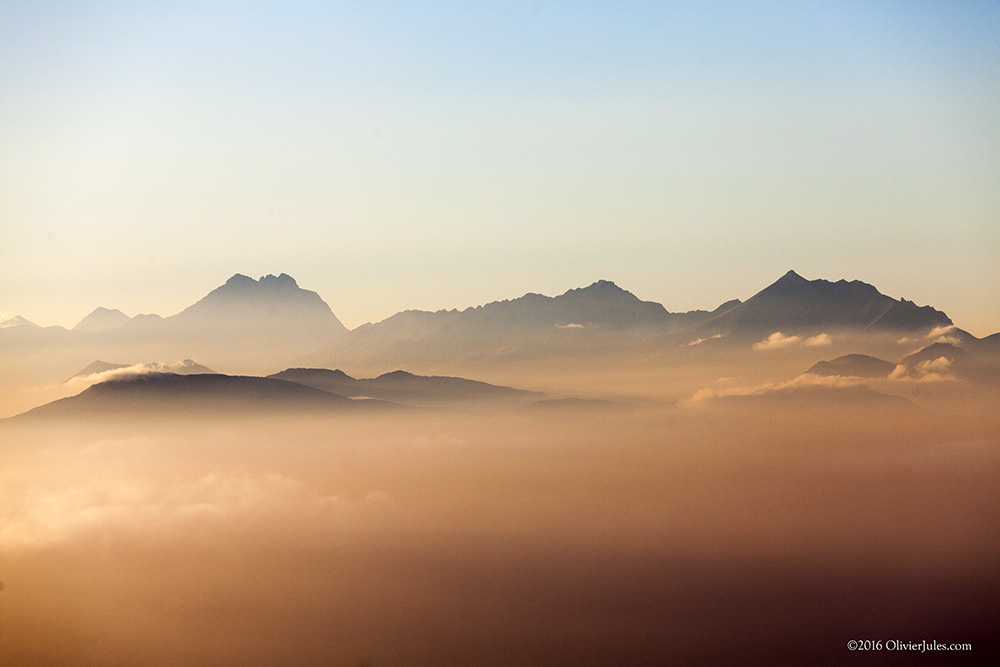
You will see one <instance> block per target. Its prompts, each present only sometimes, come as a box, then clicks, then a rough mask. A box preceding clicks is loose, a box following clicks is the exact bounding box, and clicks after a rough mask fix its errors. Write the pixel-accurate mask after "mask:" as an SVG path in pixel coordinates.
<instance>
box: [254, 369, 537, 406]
mask: <svg viewBox="0 0 1000 667" xmlns="http://www.w3.org/2000/svg"><path fill="white" fill-rule="evenodd" d="M268 377H272V378H278V379H282V380H289V381H291V382H296V383H298V384H302V385H305V386H309V387H315V388H317V389H322V390H324V391H330V392H333V393H336V394H341V395H343V396H348V397H351V398H355V397H361V396H364V397H370V398H377V399H381V400H385V401H392V402H396V403H406V404H409V405H419V406H435V407H445V406H450V407H463V406H465V407H468V406H472V405H475V404H485V403H498V404H503V405H506V404H509V403H522V402H527V401H532V400H538V399H540V398H543V397H544V394H542V393H539V392H533V391H524V390H521V389H513V388H511V387H501V386H498V385H492V384H488V383H486V382H479V381H476V380H467V379H465V378H458V377H441V376H423V375H414V374H412V373H407V372H406V371H393V372H391V373H385V374H383V375H380V376H378V377H376V378H368V379H355V378H352V377H351V376H349V375H347V374H346V373H344V372H343V371H341V370H333V371H331V370H327V369H325V368H289V369H288V370H284V371H281V372H280V373H275V374H274V375H270V376H268Z"/></svg>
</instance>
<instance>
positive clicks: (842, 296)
mask: <svg viewBox="0 0 1000 667" xmlns="http://www.w3.org/2000/svg"><path fill="white" fill-rule="evenodd" d="M950 324H951V320H950V319H949V318H948V316H947V315H945V314H944V313H942V312H941V311H938V310H935V309H934V308H931V307H930V306H917V305H916V304H914V303H912V302H910V301H906V300H905V299H903V300H899V301H897V300H896V299H893V298H891V297H888V296H886V295H884V294H882V293H881V292H879V291H878V290H877V289H875V288H874V287H873V286H872V285H869V284H867V283H863V282H861V281H858V280H854V281H850V282H848V281H846V280H839V281H837V282H835V283H834V282H829V281H827V280H806V279H805V278H803V277H802V276H800V275H798V274H797V273H795V272H794V271H789V272H788V273H786V274H785V275H784V276H782V277H781V278H780V279H778V280H777V281H776V282H774V283H773V284H771V285H769V286H768V287H766V288H764V289H763V290H761V291H760V292H758V293H757V294H755V295H754V296H753V297H751V298H750V299H747V301H746V302H745V303H742V304H740V305H738V306H736V307H735V308H732V309H730V310H729V311H727V312H725V313H722V314H721V315H718V316H716V317H713V318H711V319H710V320H708V321H706V322H704V323H703V324H702V325H701V326H699V327H696V329H697V330H698V332H699V334H700V335H704V334H705V333H713V334H714V333H721V334H731V335H737V336H738V335H747V336H758V335H762V334H769V333H772V332H775V331H781V332H782V333H785V334H797V333H811V332H821V331H833V330H843V329H853V330H863V331H872V332H877V331H906V332H913V331H929V330H931V329H933V328H934V327H941V326H948V325H950Z"/></svg>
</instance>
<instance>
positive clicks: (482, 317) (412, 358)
mask: <svg viewBox="0 0 1000 667" xmlns="http://www.w3.org/2000/svg"><path fill="white" fill-rule="evenodd" d="M951 324H952V321H951V319H950V318H948V316H947V315H945V313H943V312H941V311H939V310H936V309H934V308H932V307H930V306H917V305H916V304H914V303H913V302H910V301H907V300H905V299H894V298H892V297H889V296H886V295H884V294H882V293H880V292H879V291H878V290H877V289H876V288H875V287H874V286H872V285H869V284H867V283H863V282H860V281H856V280H855V281H846V280H839V281H837V282H829V281H826V280H807V279H805V278H803V277H801V276H800V275H798V274H797V273H795V272H794V271H789V272H788V273H786V274H785V275H784V276H782V277H781V278H780V279H778V280H777V281H776V282H774V283H773V284H771V285H769V286H767V287H765V288H764V289H763V290H761V291H759V292H758V293H757V294H755V295H754V296H752V297H751V298H749V299H748V300H747V301H745V302H742V301H740V300H738V299H732V300H730V301H727V302H725V303H723V304H721V305H719V306H717V307H715V308H712V309H705V310H694V311H688V312H670V311H669V310H667V308H665V307H664V306H663V305H662V304H659V303H656V302H652V301H643V300H641V299H639V298H638V297H636V296H635V295H634V294H632V293H631V292H629V291H627V290H625V289H622V288H621V287H619V286H618V285H616V284H615V283H613V282H610V281H607V280H599V281H597V282H595V283H593V284H591V285H589V286H587V287H582V288H578V289H571V290H568V291H567V292H565V293H563V294H561V295H558V296H555V297H549V296H544V295H541V294H535V293H528V294H525V295H524V296H521V297H518V298H515V299H510V300H503V301H495V302H492V303H488V304H485V305H482V306H475V307H470V308H466V309H464V310H440V311H436V312H430V311H418V310H407V311H403V312H400V313H397V314H395V315H393V316H391V317H389V318H387V319H385V320H382V321H380V322H376V323H369V324H365V325H362V326H360V327H357V328H356V329H354V330H351V331H349V330H348V329H347V328H346V327H344V325H343V324H342V323H341V322H340V320H339V319H338V318H337V317H336V315H335V314H334V313H333V311H332V310H331V308H330V306H329V305H327V303H326V302H325V301H323V299H322V298H321V297H320V296H319V295H318V294H317V293H316V292H312V291H309V290H305V289H302V288H301V287H299V285H298V284H297V283H296V281H295V280H294V279H293V278H292V277H291V276H288V275H287V274H284V273H282V274H280V275H277V276H274V275H267V276H263V277H261V278H260V279H256V280H255V279H253V278H250V277H248V276H245V275H242V274H236V275H234V276H232V277H231V278H229V279H228V280H227V281H226V282H225V283H224V284H223V285H221V286H220V287H218V288H216V289H214V290H212V291H211V292H209V293H208V294H207V295H206V296H205V297H204V298H202V299H201V300H199V301H198V302H196V303H194V304H192V305H191V306H189V307H188V308H186V309H184V310H182V311H181V312H179V313H177V314H175V315H172V316H169V317H160V316H158V315H137V316H135V317H131V318H130V317H128V316H127V315H125V314H123V313H122V312H121V311H118V310H115V309H111V308H106V307H101V308H97V309H95V310H94V311H93V312H92V313H90V314H89V315H88V316H87V317H85V318H84V319H83V320H81V321H80V322H79V323H78V324H77V325H76V326H75V327H74V328H73V330H66V329H64V328H62V327H38V326H35V325H33V324H31V323H30V322H28V321H27V320H24V319H23V318H13V319H10V320H7V321H5V322H3V323H0V345H2V346H3V348H4V349H5V350H6V351H8V354H6V355H5V359H4V361H3V363H2V364H0V365H3V366H4V368H5V369H8V372H9V374H13V375H17V374H18V373H22V374H27V373H29V372H31V371H32V370H33V369H34V368H36V367H38V368H40V367H48V368H49V369H50V370H49V372H48V374H49V376H51V377H52V378H53V379H55V378H59V379H60V380H61V379H64V378H66V377H67V376H68V375H70V374H71V373H73V371H74V370H75V369H78V368H80V367H81V366H82V365H83V364H84V363H86V360H87V359H90V360H93V359H107V358H113V359H116V360H117V361H118V362H119V363H143V362H148V361H149V360H170V359H198V361H199V362H201V363H204V364H205V365H206V366H207V367H211V368H214V369H218V370H219V371H220V372H223V373H236V374H249V375H260V374H266V373H268V372H272V371H273V370H274V369H276V368H286V367H288V366H300V367H302V366H305V367H318V368H337V367H339V368H350V369H353V370H354V371H355V372H357V371H362V372H374V373H382V372H384V371H386V370H389V369H392V368H410V369H412V370H414V371H417V372H428V371H430V372H432V373H433V372H434V371H436V370H437V371H440V370H446V369H458V370H463V369H467V368H473V367H475V364H477V363H478V364H481V365H482V364H485V363H490V364H496V363H506V362H517V363H532V362H533V360H538V359H550V360H551V359H560V358H567V357H571V358H581V357H585V356H588V355H589V358H605V359H611V358H613V357H614V356H615V355H621V354H624V353H628V354H633V353H634V354H656V353H659V351H662V350H665V349H682V348H683V347H685V346H687V345H690V344H693V343H700V342H702V341H711V342H712V344H713V345H715V346H719V345H724V344H727V343H728V344H730V346H735V348H734V349H743V348H745V347H747V346H749V345H750V344H752V343H753V342H755V341H759V340H761V339H762V338H766V337H767V336H768V335H771V334H774V333H776V332H780V333H781V334H782V336H785V337H791V336H814V335H817V334H829V333H833V332H839V331H846V332H849V333H851V334H852V335H860V336H888V337H906V336H910V337H912V336H917V337H919V336H920V335H923V334H925V333H927V332H929V331H931V330H933V329H935V328H939V327H946V326H950V325H951ZM963 333H964V332H963ZM965 335H966V336H968V334H965ZM463 364H464V365H463ZM74 367H75V368H74ZM9 369H13V371H14V372H11V371H10V370H9ZM376 379H377V378H376Z"/></svg>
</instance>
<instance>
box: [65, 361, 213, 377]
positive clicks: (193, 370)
mask: <svg viewBox="0 0 1000 667" xmlns="http://www.w3.org/2000/svg"><path fill="white" fill-rule="evenodd" d="M122 369H134V371H135V372H134V373H133V374H140V373H151V372H160V373H176V374H177V375H204V374H213V375H214V374H216V373H215V371H213V370H212V369H211V368H209V367H207V366H202V365H201V364H199V363H197V362H195V361H194V360H193V359H185V360H183V361H178V362H174V363H160V362H152V363H147V364H112V363H108V362H107V361H101V360H100V359H98V360H97V361H94V362H92V363H90V364H88V365H87V366H86V367H85V368H83V369H81V370H80V371H79V372H77V373H75V374H74V375H73V376H72V377H70V378H69V379H68V380H66V382H69V381H71V380H75V379H78V378H88V377H90V376H93V375H100V374H102V373H107V372H108V371H117V370H122Z"/></svg>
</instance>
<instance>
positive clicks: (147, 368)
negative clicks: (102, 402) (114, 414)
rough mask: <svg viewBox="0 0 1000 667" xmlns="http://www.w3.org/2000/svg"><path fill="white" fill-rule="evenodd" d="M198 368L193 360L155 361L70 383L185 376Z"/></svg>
mask: <svg viewBox="0 0 1000 667" xmlns="http://www.w3.org/2000/svg"><path fill="white" fill-rule="evenodd" d="M198 366H199V364H198V363H197V362H195V361H194V360H192V359H184V360H183V361H153V362H150V363H147V364H133V365H132V366H126V367H124V368H114V369H111V370H108V371H101V372H100V373H91V374H90V375H82V376H79V377H74V378H72V379H71V380H70V383H71V384H81V385H87V386H90V385H92V384H99V383H101V382H107V381H109V380H121V379H123V378H129V377H135V376H137V375H150V374H153V373H179V374H184V373H187V372H191V370H192V369H194V368H196V367H198Z"/></svg>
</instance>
